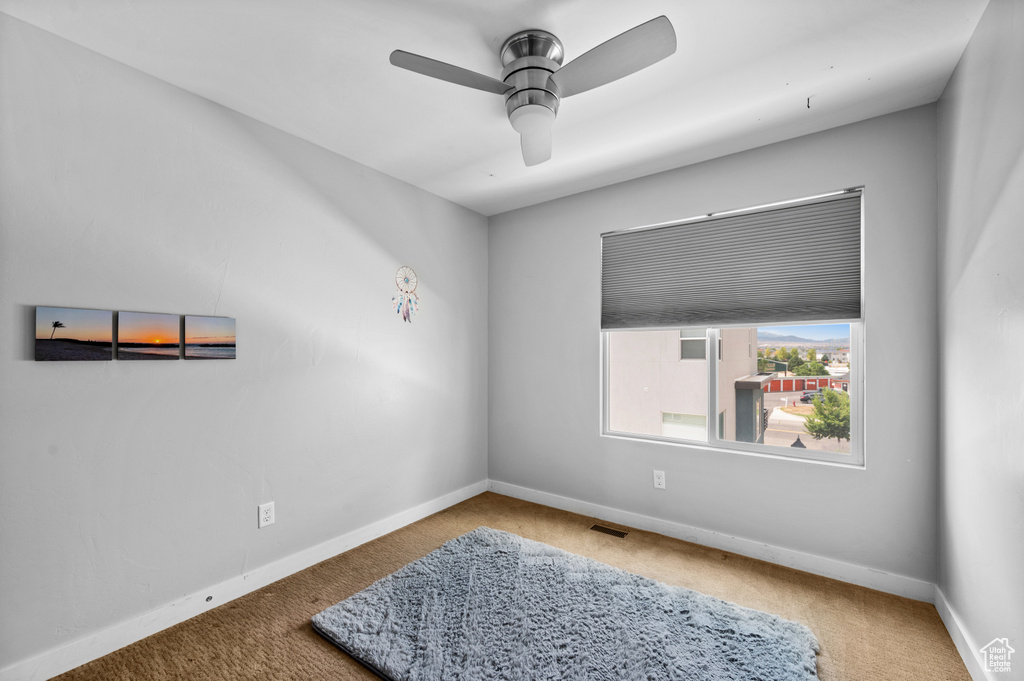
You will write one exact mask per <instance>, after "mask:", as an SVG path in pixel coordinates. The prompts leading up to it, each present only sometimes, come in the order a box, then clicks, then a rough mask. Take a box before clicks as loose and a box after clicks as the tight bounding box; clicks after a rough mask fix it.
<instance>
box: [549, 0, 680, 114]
mask: <svg viewBox="0 0 1024 681" xmlns="http://www.w3.org/2000/svg"><path fill="white" fill-rule="evenodd" d="M675 51H676V32H675V30H674V29H673V28H672V22H671V21H669V20H668V17H665V16H660V17H658V18H657V19H651V20H650V21H648V22H647V23H643V24H640V25H639V26H636V27H635V28H631V29H629V30H628V31H626V32H625V33H620V34H619V35H617V36H615V37H614V38H612V39H611V40H606V41H605V42H603V43H601V44H600V45H598V46H597V47H595V48H593V49H592V50H590V51H589V52H584V53H583V54H581V55H580V56H578V57H576V58H575V59H573V60H572V61H571V62H569V63H568V64H566V65H565V66H563V67H562V68H560V69H558V70H557V71H555V73H554V74H553V75H552V76H551V80H552V81H554V83H555V85H557V86H558V90H559V92H560V93H561V95H562V97H571V96H573V95H578V94H579V93H581V92H586V91H587V90H592V89H593V88H596V87H598V86H599V85H604V84H606V83H611V82H612V81H615V80H618V79H619V78H622V77H624V76H628V75H629V74H631V73H636V72H637V71H639V70H641V69H645V68H647V67H648V66H650V65H651V64H655V63H657V62H659V61H661V60H662V59H664V58H665V57H667V56H669V55H670V54H672V53H673V52H675Z"/></svg>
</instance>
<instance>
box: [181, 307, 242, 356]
mask: <svg viewBox="0 0 1024 681" xmlns="http://www.w3.org/2000/svg"><path fill="white" fill-rule="evenodd" d="M234 358H235V319H234V317H192V316H189V315H185V359H234Z"/></svg>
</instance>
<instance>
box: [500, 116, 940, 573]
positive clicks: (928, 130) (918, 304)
mask: <svg viewBox="0 0 1024 681" xmlns="http://www.w3.org/2000/svg"><path fill="white" fill-rule="evenodd" d="M935 131H936V127H935V109H934V107H933V106H928V107H921V108H917V109H912V110H909V111H905V112H901V113H897V114H893V115H890V116H885V117H882V118H877V119H873V120H869V121H866V122H863V123H859V124H856V125H850V126H846V127H842V128H837V129H834V130H830V131H826V132H823V133H819V134H815V135H810V136H807V137H802V138H798V139H794V140H791V141H787V142H782V143H779V144H775V145H771V146H768V147H763V148H760V149H755V150H753V151H749V152H745V153H741V154H736V155H733V156H728V157H725V158H721V159H717V160H713V161H709V162H706V163H701V164H698V165H694V166H688V167H685V168H681V169H678V170H673V171H669V172H666V173H661V174H659V175H654V176H650V177H646V178H642V179H639V180H635V181H631V182H626V183H622V184H618V185H614V186H611V187H607V188H603V189H598V190H595V191H591V192H586V193H583V194H578V195H575V196H571V197H567V198H564V199H560V200H557V201H551V202H549V203H545V204H541V205H537V206H534V207H531V208H524V209H521V210H517V211H513V212H509V213H505V214H502V215H498V216H494V217H492V218H491V220H490V225H491V233H490V242H489V248H490V268H489V269H490V295H491V300H492V301H501V303H502V304H501V306H500V308H499V307H497V306H496V305H494V304H492V305H491V315H490V336H489V337H490V351H489V355H490V382H489V389H490V400H489V407H490V421H489V448H488V456H489V475H490V477H491V478H492V479H493V480H498V481H502V482H507V483H510V484H514V485H520V486H523V487H526V488H530V489H535V490H540V491H542V492H548V493H551V494H556V495H561V496H563V497H568V498H570V499H578V500H582V501H584V502H590V503H592V504H598V505H601V506H605V507H611V508H614V509H621V510H623V511H628V512H632V513H638V514H643V515H646V516H650V517H654V518H660V519H664V520H668V521H673V522H677V523H682V524H686V525H690V526H696V527H699V528H706V529H709V530H713V531H716V532H719V533H723V534H725V535H728V536H734V537H743V538H747V539H751V540H754V541H756V542H762V543H765V544H769V545H774V546H779V547H784V548H789V549H793V550H796V551H801V552H805V553H810V554H814V555H817V556H823V557H827V558H832V559H835V560H839V561H844V562H847V563H853V564H857V565H863V566H867V567H870V568H873V569H875V570H880V571H885V572H889V573H893V574H897V575H904V576H908V577H912V578H916V579H919V580H925V581H933V580H934V577H935V535H936V520H935V510H936V466H937V463H936V460H937V450H938V441H937V430H938V428H937V424H936V411H937V405H938V399H937V396H936V389H937V380H936V376H935V366H936V361H937V351H936V341H935V335H936V329H937V321H936V292H935V276H936V275H935V272H936V165H935V164H936V160H935V147H936V142H935ZM857 185H864V186H865V188H866V189H865V204H864V205H865V223H866V228H865V229H866V232H865V249H866V250H865V275H864V282H865V306H864V320H865V321H864V330H865V334H866V348H867V350H866V352H867V359H866V362H867V386H866V394H867V397H866V399H867V405H866V416H865V428H866V457H867V467H866V469H864V470H855V469H849V468H842V467H834V466H827V465H821V464H814V463H807V462H799V461H786V460H776V459H768V458H762V457H754V456H748V455H742V454H735V453H723V452H715V451H706V450H700V449H694V448H688V447H685V446H674V445H663V444H653V443H646V442H631V441H625V440H621V439H613V438H603V437H601V436H600V395H601V388H600V332H599V324H600V311H599V308H600V300H599V299H600V237H599V235H600V234H601V233H602V232H606V231H611V230H615V229H622V228H628V227H634V226H640V225H648V224H655V223H662V222H668V221H671V220H675V219H681V218H686V217H691V216H695V215H701V214H706V213H709V212H714V211H721V210H728V209H733V208H743V207H747V206H756V205H761V204H765V203H769V202H773V201H778V200H782V199H793V198H799V197H804V196H810V195H814V194H818V193H823V192H827V191H832V190H836V189H843V188H846V187H852V186H857ZM910 346H912V347H915V348H918V351H917V352H915V353H914V355H913V356H911V357H907V356H905V355H904V354H903V353H902V352H900V350H901V348H905V347H910ZM896 374H899V375H912V376H914V377H915V392H914V399H912V400H910V399H908V400H901V401H900V402H899V408H898V409H893V408H892V403H891V401H890V400H886V399H884V394H883V393H884V389H883V388H881V387H879V388H878V389H877V391H876V389H875V388H874V387H873V386H874V385H878V386H882V385H884V377H885V376H889V375H896ZM875 376H877V377H879V379H878V383H877V384H876V383H874V382H873V377H875ZM652 469H658V470H664V471H666V473H667V479H668V480H669V481H670V483H669V486H668V489H667V490H664V491H662V490H655V489H653V487H652V485H651V470H652Z"/></svg>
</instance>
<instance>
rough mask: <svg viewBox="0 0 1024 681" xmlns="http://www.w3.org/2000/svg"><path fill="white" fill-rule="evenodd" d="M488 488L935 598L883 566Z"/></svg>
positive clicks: (508, 487) (521, 490)
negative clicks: (874, 567)
mask: <svg viewBox="0 0 1024 681" xmlns="http://www.w3.org/2000/svg"><path fill="white" fill-rule="evenodd" d="M489 489H490V490H491V491H492V492H495V493H497V494H504V495H506V496H510V497H514V498H516V499H522V500H524V501H532V502H534V503H538V504H543V505H544V506H551V507H553V508H559V509H562V510H563V511H572V512H573V513H579V514H581V515H587V516H590V517H593V518H600V519H601V520H606V521H609V522H613V523H618V524H621V525H626V526H629V527H635V528H637V529H638V530H647V531H649V532H657V533H658V534H663V535H666V536H668V537H674V538H676V539H682V540H684V541H689V542H693V543H695V544H701V545H702V546H710V547H712V548H716V549H721V550H722V551H730V552H732V553H738V554H740V555H743V556H749V557H750V558H757V559H759V560H764V561H767V562H769V563H775V564H776V565H784V566H786V567H791V568H795V569H797V570H803V571H804V572H810V573H812V574H816V575H821V576H823V577H830V578H832V579H838V580H840V581H843V582H848V583H850V584H856V585H858V586H864V587H867V588H869V589H875V590H877V591H884V592H886V593H891V594H896V595H898V596H905V597H907V598H913V599H914V600H917V601H925V602H927V603H931V602H932V600H933V599H934V598H935V585H934V584H932V583H931V582H926V581H923V580H920V579H914V578H913V577H906V576H904V575H897V574H892V573H888V572H882V571H881V570H875V569H872V568H869V567H864V566H863V565H855V564H853V563H845V562H843V561H838V560H833V559H831V558H823V557H822V556H815V555H813V554H809V553H802V552H800V551H793V550H791V549H785V548H781V547H778V546H772V545H770V544H764V543H761V542H757V541H753V540H750V539H744V538H742V537H733V536H729V535H726V534H721V533H719V532H715V531H713V530H706V529H704V528H700V527H693V526H691V525H683V524H681V523H676V522H672V521H669V520H662V519H660V518H652V517H650V516H645V515H641V514H639V513H631V512H629V511H622V510H619V509H617V508H610V507H608V506H601V505H600V504H594V503H591V502H588V501H581V500H579V499H572V498H570V497H563V496H560V495H557V494H551V493H549V492H541V491H538V490H535V489H530V488H528V487H520V486H519V485H512V484H509V483H507V482H500V481H498V480H491V481H490V486H489Z"/></svg>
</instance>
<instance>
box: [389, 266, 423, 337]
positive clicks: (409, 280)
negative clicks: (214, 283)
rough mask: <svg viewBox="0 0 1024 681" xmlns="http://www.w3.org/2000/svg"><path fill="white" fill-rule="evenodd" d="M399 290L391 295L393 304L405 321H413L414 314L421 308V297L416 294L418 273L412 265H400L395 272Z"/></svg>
mask: <svg viewBox="0 0 1024 681" xmlns="http://www.w3.org/2000/svg"><path fill="white" fill-rule="evenodd" d="M395 283H396V284H398V290H397V291H395V295H393V296H391V306H392V307H393V308H394V310H395V312H397V313H398V314H399V316H401V317H402V319H404V320H405V321H407V322H409V323H410V324H411V323H412V316H413V314H414V313H415V312H417V311H418V310H419V307H420V298H419V296H417V295H416V284H417V283H418V282H417V280H416V273H415V272H413V271H412V268H411V267H399V268H398V272H396V273H395Z"/></svg>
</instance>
